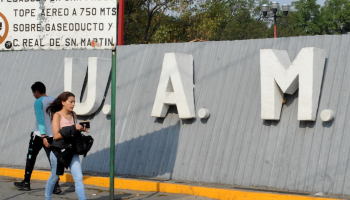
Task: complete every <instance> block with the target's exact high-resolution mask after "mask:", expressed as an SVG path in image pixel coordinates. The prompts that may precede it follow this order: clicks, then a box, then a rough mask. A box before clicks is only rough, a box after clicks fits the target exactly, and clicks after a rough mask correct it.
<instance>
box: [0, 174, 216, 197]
mask: <svg viewBox="0 0 350 200" xmlns="http://www.w3.org/2000/svg"><path fill="white" fill-rule="evenodd" d="M14 181H21V179H19V178H12V177H6V176H0V194H1V195H0V200H12V199H13V200H38V199H44V198H45V197H44V194H45V183H46V181H41V180H31V188H32V190H31V191H19V190H18V189H17V188H16V187H15V186H14V185H13V182H14ZM60 185H61V189H62V191H63V192H62V193H61V194H59V195H54V194H53V195H52V197H53V198H52V200H66V199H72V200H73V199H78V197H77V194H76V193H75V188H74V183H64V182H62V183H60ZM85 195H86V199H98V200H108V198H109V190H108V188H105V187H97V186H91V185H85ZM114 198H115V199H130V200H140V199H147V200H168V199H169V200H174V199H176V200H210V198H205V197H198V196H192V195H184V194H168V193H158V192H141V191H133V190H117V189H115V190H114Z"/></svg>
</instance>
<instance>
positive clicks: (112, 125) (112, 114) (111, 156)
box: [109, 48, 117, 200]
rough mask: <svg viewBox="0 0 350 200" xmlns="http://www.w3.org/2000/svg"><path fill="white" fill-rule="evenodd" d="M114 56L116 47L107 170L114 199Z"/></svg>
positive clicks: (110, 195)
mask: <svg viewBox="0 0 350 200" xmlns="http://www.w3.org/2000/svg"><path fill="white" fill-rule="evenodd" d="M116 57H117V48H116V49H115V50H113V51H112V70H111V71H112V88H111V89H112V91H111V92H112V95H111V96H112V100H111V104H112V105H111V144H110V170H109V181H110V184H109V199H110V200H114V153H115V83H116V68H117V66H116Z"/></svg>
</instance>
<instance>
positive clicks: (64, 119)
mask: <svg viewBox="0 0 350 200" xmlns="http://www.w3.org/2000/svg"><path fill="white" fill-rule="evenodd" d="M74 105H75V96H74V94H73V93H71V92H63V93H62V94H60V95H59V96H58V97H57V98H56V99H55V100H54V101H53V102H52V103H51V104H50V106H49V107H48V108H47V109H46V112H47V113H48V114H49V115H50V117H51V120H52V131H53V138H54V142H53V144H52V146H51V148H52V151H51V153H50V160H51V165H52V168H51V175H50V178H49V180H47V182H46V188H45V199H46V200H50V199H51V195H52V192H53V189H54V186H55V183H56V182H57V180H58V175H62V174H63V171H64V169H63V167H69V168H70V170H71V173H72V175H73V179H74V182H75V190H76V193H77V195H78V198H79V200H85V199H86V197H85V191H84V183H83V173H82V170H81V165H80V160H79V155H78V154H77V153H76V151H75V149H76V148H75V145H76V140H75V139H72V138H75V137H74V136H73V134H76V132H77V131H78V132H79V131H85V132H88V131H87V130H86V128H84V127H82V126H81V125H79V124H76V114H75V112H73V108H74ZM67 130H70V135H72V136H71V137H72V138H67V137H66V136H65V134H64V132H67ZM55 143H56V147H55ZM57 147H58V148H61V149H59V150H57ZM69 147H71V148H69ZM57 158H58V159H57Z"/></svg>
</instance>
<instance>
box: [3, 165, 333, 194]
mask: <svg viewBox="0 0 350 200" xmlns="http://www.w3.org/2000/svg"><path fill="white" fill-rule="evenodd" d="M50 173H51V172H46V171H33V174H32V179H37V180H47V179H48V178H49V177H50ZM0 176H11V177H16V178H23V176H24V170H22V169H11V168H0ZM60 181H63V182H74V180H73V177H72V175H71V174H65V175H63V176H61V177H60ZM84 184H87V185H95V186H100V187H109V178H107V177H95V176H84ZM114 188H116V189H125V190H137V191H144V192H165V193H178V194H189V195H196V196H203V197H208V198H213V199H220V200H231V199H232V200H339V199H330V198H321V197H310V196H300V195H290V194H276V193H266V192H254V191H244V190H231V189H219V188H208V187H200V186H191V185H183V184H174V183H163V182H160V181H146V180H135V179H123V178H115V179H114Z"/></svg>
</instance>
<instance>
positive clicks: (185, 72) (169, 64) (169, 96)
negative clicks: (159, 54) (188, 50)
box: [152, 53, 195, 119]
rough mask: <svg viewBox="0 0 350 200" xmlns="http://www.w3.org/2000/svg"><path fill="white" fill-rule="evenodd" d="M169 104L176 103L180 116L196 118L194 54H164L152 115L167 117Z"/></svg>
mask: <svg viewBox="0 0 350 200" xmlns="http://www.w3.org/2000/svg"><path fill="white" fill-rule="evenodd" d="M169 105H176V107H177V110H178V112H179V118H182V119H189V118H195V112H194V99H193V56H192V55H188V54H181V53H166V54H164V60H163V67H162V73H161V75H160V80H159V84H158V89H157V94H156V99H155V101H154V105H153V110H152V117H165V116H166V114H167V112H168V109H169Z"/></svg>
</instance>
